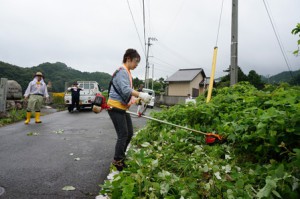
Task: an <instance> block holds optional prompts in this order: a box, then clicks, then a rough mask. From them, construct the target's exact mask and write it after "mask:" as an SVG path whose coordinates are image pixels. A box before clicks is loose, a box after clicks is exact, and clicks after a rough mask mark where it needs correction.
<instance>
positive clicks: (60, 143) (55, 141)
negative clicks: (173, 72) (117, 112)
mask: <svg viewBox="0 0 300 199" xmlns="http://www.w3.org/2000/svg"><path fill="white" fill-rule="evenodd" d="M132 119H133V124H134V127H135V130H137V129H138V128H141V127H143V126H144V125H145V123H146V120H145V119H143V118H135V117H132ZM41 120H42V121H43V123H41V124H35V123H34V121H31V123H30V124H29V125H24V123H23V122H24V121H22V122H19V123H16V124H12V125H8V126H5V127H1V128H0V187H3V188H4V189H5V192H4V194H3V195H1V196H0V199H4V198H5V199H6V198H11V199H19V198H20V199H62V198H95V196H96V195H98V193H99V190H100V188H99V184H101V183H103V181H104V180H105V178H106V177H107V175H108V173H109V167H110V163H111V160H112V157H113V152H114V145H115V142H116V133H115V131H114V128H113V124H112V122H111V120H110V119H109V116H108V114H107V112H106V111H103V112H102V113H100V114H94V113H93V112H91V111H84V112H79V113H72V114H70V113H68V112H67V111H63V112H57V113H53V114H49V115H45V116H43V117H41ZM27 134H36V135H32V136H28V135H27ZM71 154H73V155H71ZM75 158H80V160H78V161H76V160H75ZM65 186H73V187H75V188H76V190H74V191H63V190H62V188H63V187H65ZM0 189H1V188H0Z"/></svg>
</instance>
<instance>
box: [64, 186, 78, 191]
mask: <svg viewBox="0 0 300 199" xmlns="http://www.w3.org/2000/svg"><path fill="white" fill-rule="evenodd" d="M75 189H76V188H75V187H73V186H65V187H64V188H62V190H63V191H74V190H75Z"/></svg>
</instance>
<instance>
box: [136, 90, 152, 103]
mask: <svg viewBox="0 0 300 199" xmlns="http://www.w3.org/2000/svg"><path fill="white" fill-rule="evenodd" d="M139 98H141V99H142V100H143V101H144V102H145V103H149V102H150V100H151V98H152V96H151V95H149V94H148V93H143V92H140V94H139Z"/></svg>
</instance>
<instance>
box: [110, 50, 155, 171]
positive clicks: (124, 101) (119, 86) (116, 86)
mask: <svg viewBox="0 0 300 199" xmlns="http://www.w3.org/2000/svg"><path fill="white" fill-rule="evenodd" d="M139 62H140V55H139V53H138V52H137V51H136V50H134V49H128V50H126V52H125V54H124V56H123V65H122V66H121V67H120V68H119V69H118V70H117V71H116V72H115V73H114V74H113V76H112V80H111V82H110V85H109V98H108V102H107V105H108V106H109V107H110V108H108V114H109V116H110V118H111V120H112V122H113V124H114V127H115V130H116V133H117V143H116V146H115V154H114V160H113V162H112V164H113V165H114V166H115V167H116V168H117V170H118V171H122V170H123V168H124V167H126V164H125V152H126V149H127V146H128V144H129V143H130V141H131V138H132V136H133V127H132V121H131V117H130V114H129V113H126V111H127V110H128V109H129V107H130V106H131V105H132V104H134V103H135V99H136V97H139V98H141V99H142V100H143V101H145V102H146V103H148V102H149V101H150V99H151V96H150V95H148V94H147V93H143V92H138V91H136V90H134V89H133V85H132V76H131V70H134V69H135V68H136V67H137V66H138V64H139Z"/></svg>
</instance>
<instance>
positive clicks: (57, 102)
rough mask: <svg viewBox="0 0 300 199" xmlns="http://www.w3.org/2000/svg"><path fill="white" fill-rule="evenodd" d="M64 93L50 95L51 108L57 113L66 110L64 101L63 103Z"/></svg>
mask: <svg viewBox="0 0 300 199" xmlns="http://www.w3.org/2000/svg"><path fill="white" fill-rule="evenodd" d="M64 96H65V94H64V93H52V96H51V98H52V104H51V106H52V107H53V108H55V109H57V110H58V111H63V110H66V106H65V101H64Z"/></svg>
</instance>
